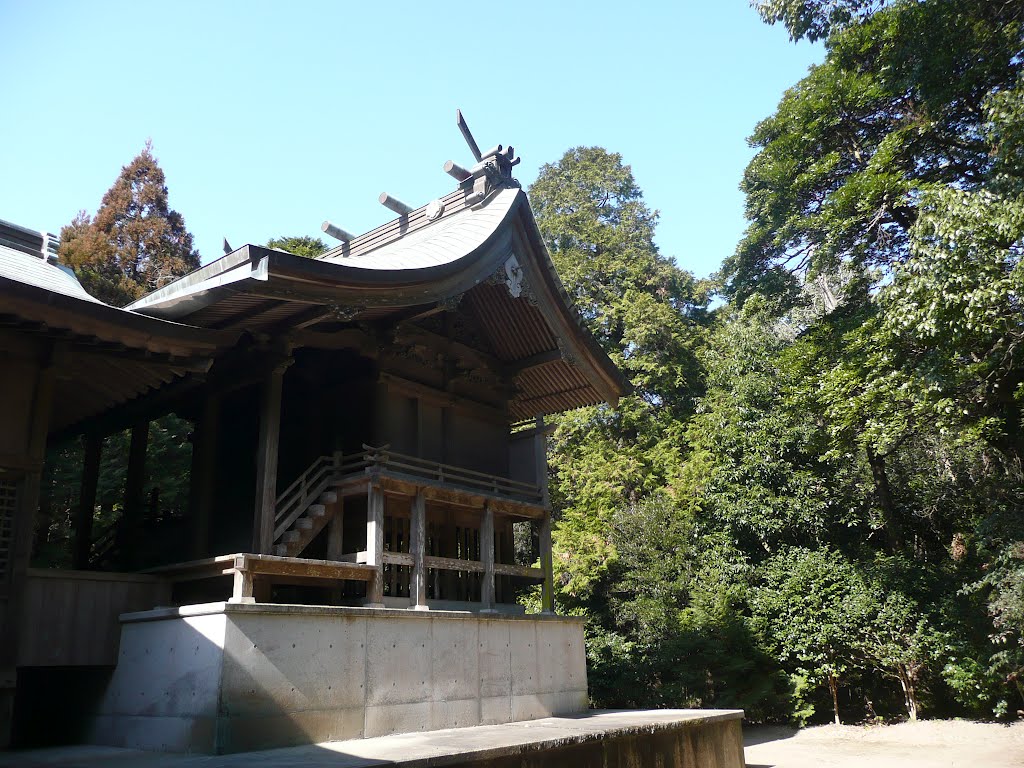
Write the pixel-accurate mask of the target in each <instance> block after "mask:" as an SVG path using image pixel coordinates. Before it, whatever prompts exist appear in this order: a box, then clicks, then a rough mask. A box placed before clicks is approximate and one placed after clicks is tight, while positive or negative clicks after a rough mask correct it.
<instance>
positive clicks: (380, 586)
mask: <svg viewBox="0 0 1024 768" xmlns="http://www.w3.org/2000/svg"><path fill="white" fill-rule="evenodd" d="M366 501H367V503H366V564H367V565H372V566H375V567H376V569H377V578H375V579H374V580H373V581H371V582H370V584H369V585H368V586H367V590H366V605H367V606H369V607H372V608H383V607H384V491H383V489H382V488H381V487H380V485H379V484H378V483H373V482H371V483H370V488H369V490H368V491H367V500H366Z"/></svg>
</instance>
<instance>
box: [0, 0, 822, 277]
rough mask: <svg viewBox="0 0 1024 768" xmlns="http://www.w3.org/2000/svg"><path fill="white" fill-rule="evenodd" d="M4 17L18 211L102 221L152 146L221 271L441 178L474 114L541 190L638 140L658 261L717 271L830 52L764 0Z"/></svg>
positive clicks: (27, 11) (3, 150)
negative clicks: (247, 250) (759, 173)
mask: <svg viewBox="0 0 1024 768" xmlns="http://www.w3.org/2000/svg"><path fill="white" fill-rule="evenodd" d="M0 31H2V37H3V43H2V45H0V94H2V99H3V102H4V107H3V112H4V114H3V116H2V117H0V218H3V219H6V220H8V221H13V222H16V223H19V224H22V225H24V226H27V227H30V228H33V229H40V230H49V231H54V232H56V231H59V229H60V227H61V226H62V225H64V224H66V223H67V222H69V221H70V220H71V218H72V217H73V216H74V215H75V213H76V212H77V211H79V210H80V209H85V210H86V211H88V212H89V213H90V214H91V213H95V211H96V208H97V207H98V206H99V203H100V199H101V197H102V196H103V193H104V192H105V191H106V190H107V189H108V188H109V187H110V185H111V183H112V182H113V181H114V179H115V178H116V176H117V174H118V172H119V170H120V168H121V166H123V165H125V164H127V163H128V162H130V161H131V159H132V158H133V157H134V156H135V155H136V154H137V153H138V152H139V151H140V150H141V149H142V148H143V146H144V144H145V142H146V139H147V138H151V139H152V141H153V148H154V152H155V154H156V156H157V158H158V159H159V161H160V164H161V166H162V167H163V169H164V172H165V173H166V175H167V184H168V188H169V190H170V202H171V206H172V207H173V208H175V209H176V210H178V211H179V212H180V213H181V214H182V215H183V216H184V217H185V223H186V225H187V226H188V228H189V230H190V231H191V232H192V233H193V235H194V236H195V240H196V246H197V247H198V248H199V250H200V252H201V254H202V257H203V261H204V262H206V261H209V260H211V259H213V258H215V257H217V256H219V255H220V253H221V238H222V237H225V236H226V237H227V238H228V240H229V241H230V242H231V244H232V245H234V246H235V247H238V246H240V245H242V244H244V243H247V242H248V243H263V242H265V241H266V240H267V239H268V238H270V237H273V236H277V235H301V234H309V235H319V234H320V231H319V227H320V222H321V221H323V219H325V218H330V219H332V220H333V221H334V222H336V223H337V224H339V225H340V226H342V227H344V228H345V229H348V230H349V231H351V232H355V233H360V232H365V231H367V230H369V229H371V228H373V227H375V226H377V225H379V224H381V223H383V222H384V221H387V220H388V219H389V218H391V217H392V214H391V213H390V212H389V211H387V210H386V209H385V208H383V207H382V206H380V205H379V204H378V203H377V202H376V198H377V195H378V194H379V193H380V192H382V191H387V192H389V193H391V194H392V195H395V196H397V197H398V198H399V199H401V200H403V201H405V202H407V203H409V204H410V205H413V206H418V205H422V204H424V203H426V202H427V201H429V200H431V199H432V198H434V197H438V196H440V195H441V194H444V193H446V192H447V191H449V190H450V189H452V186H453V184H454V182H453V181H452V180H451V179H449V177H447V176H445V175H444V174H443V173H442V171H441V166H442V164H443V163H444V161H446V160H449V159H452V160H455V161H456V162H460V163H461V164H464V165H465V164H469V163H470V157H469V153H468V150H467V149H466V148H465V145H464V143H463V141H462V138H461V136H460V134H459V132H458V130H457V128H456V127H455V109H456V107H461V108H462V110H463V113H464V114H465V115H466V117H467V120H468V122H469V125H470V127H471V128H472V129H473V132H474V133H475V134H476V137H477V141H478V142H479V144H480V145H481V147H482V148H486V147H490V146H492V145H494V144H498V143H502V144H506V145H507V144H513V145H514V146H515V147H516V150H517V152H518V153H519V154H520V155H521V156H522V158H523V162H522V164H521V165H520V166H519V167H518V174H517V175H518V177H519V178H520V180H521V181H522V182H523V184H524V186H526V185H528V184H529V183H530V182H532V181H533V180H534V178H535V177H536V175H537V171H538V170H539V168H540V166H541V165H542V164H544V163H547V162H554V161H557V160H558V158H559V157H560V156H561V155H562V153H563V152H564V151H565V150H566V149H568V148H569V147H573V146H578V145H600V146H603V147H605V148H607V149H609V150H612V151H615V152H619V153H621V154H622V156H623V158H624V159H625V161H626V162H627V163H629V164H631V165H632V167H633V172H634V174H635V176H636V179H637V181H638V183H639V184H640V187H641V188H642V189H643V191H644V194H645V196H646V199H647V202H648V204H649V205H651V206H652V207H653V208H656V209H658V210H659V211H660V212H661V223H660V226H659V229H658V243H659V246H660V247H661V250H662V252H663V253H665V254H666V255H669V256H672V257H674V258H676V260H677V261H678V262H679V264H680V265H681V266H683V267H684V268H687V269H690V270H692V271H693V272H695V273H696V274H697V275H699V276H703V275H707V274H709V273H711V272H713V271H714V270H716V269H717V268H718V266H719V264H720V263H721V261H722V259H723V258H725V256H727V255H728V254H729V253H731V252H732V250H733V249H734V247H735V245H736V242H737V240H738V239H739V237H740V235H741V233H742V231H743V228H744V220H743V200H742V196H741V195H740V193H739V191H738V190H737V185H738V184H739V181H740V178H741V175H742V172H743V168H744V167H745V166H746V164H747V162H748V161H749V159H750V157H751V155H752V152H751V150H750V149H749V148H748V147H747V144H746V136H748V135H749V134H750V132H751V131H752V129H753V128H754V125H755V124H756V122H757V121H758V120H760V119H761V118H763V117H766V116H767V115H769V114H771V113H772V112H773V111H774V108H775V105H776V104H777V102H778V100H779V98H780V96H781V95H782V92H783V91H784V90H785V89H786V88H787V87H789V86H790V85H792V84H794V83H795V82H796V81H797V80H799V79H800V78H801V77H802V76H803V74H804V73H805V72H806V69H807V67H808V66H809V65H810V64H812V63H814V62H816V61H820V60H821V58H822V55H823V51H822V49H821V48H820V47H818V46H811V45H808V44H800V45H793V44H792V43H790V42H789V40H788V38H787V36H786V33H785V31H784V30H783V29H781V28H778V27H768V26H765V25H764V24H762V23H761V21H760V19H759V18H758V16H757V14H756V12H755V11H754V10H752V9H751V8H750V7H749V6H748V3H747V1H746V0H702V1H700V2H698V1H696V0H677V1H676V2H658V3H653V2H651V3H640V2H633V3H629V2H622V1H621V0H618V1H617V2H564V3H556V2H553V1H552V2H505V3H500V4H489V3H443V2H435V3H429V2H422V1H420V2H409V3H406V2H400V1H399V0H392V1H391V2H378V3H373V2H365V1H363V2H358V3H357V2H302V1H301V0H299V1H295V0H293V2H279V3H268V2H257V1H254V0H247V1H246V2H212V1H210V2H191V1H188V0H175V2H161V3H149V2H125V3H114V2H101V1H100V0H90V2H40V1H37V0H0Z"/></svg>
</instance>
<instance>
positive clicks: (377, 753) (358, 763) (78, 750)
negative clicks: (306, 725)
mask: <svg viewBox="0 0 1024 768" xmlns="http://www.w3.org/2000/svg"><path fill="white" fill-rule="evenodd" d="M742 717H743V712H742V711H741V710H699V709H668V710H640V711H591V712H586V713H583V714H579V715H572V716H568V717H547V718H543V719H539V720H529V721H525V722H519V723H505V724H502V725H488V726H475V727H471V728H452V729H448V730H439V731H427V732H423V733H407V734H401V735H397V736H382V737H377V738H371V739H356V740H352V741H336V742H329V743H324V744H315V745H309V746H303V747H290V748H287V749H274V750H267V751H264V752H245V753H236V754H233V755H181V754H168V753H156V752H141V751H138V750H129V749H117V748H113V747H64V748H55V749H45V750H34V751H27V752H20V753H19V752H15V753H8V754H4V755H0V767H3V768H7V767H8V766H9V767H10V768H14V767H15V766H17V767H18V768H215V767H216V768H270V767H271V766H273V767H274V768H299V767H300V766H301V767H302V768H327V767H328V766H330V767H331V768H369V767H370V766H396V767H398V766H400V767H401V768H427V766H431V767H432V768H433V767H435V766H467V767H472V768H484V767H485V766H486V768H545V767H546V766H573V768H640V767H643V768H646V767H647V766H659V768H743V766H744V760H743V739H742V734H741V730H740V723H741V719H742Z"/></svg>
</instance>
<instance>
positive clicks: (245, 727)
mask: <svg viewBox="0 0 1024 768" xmlns="http://www.w3.org/2000/svg"><path fill="white" fill-rule="evenodd" d="M182 610H188V609H182ZM208 610H210V611H211V612H210V614H209V615H203V616H186V617H179V616H177V615H174V611H167V610H165V611H163V612H162V614H161V612H151V613H152V614H160V615H163V616H164V618H163V619H162V620H157V621H145V622H139V623H126V624H125V625H124V627H123V632H122V640H121V648H122V658H121V662H120V663H119V665H118V669H117V671H116V672H115V675H114V680H113V681H112V683H111V687H110V690H109V691H108V693H107V698H106V700H105V703H104V711H103V714H102V715H101V717H100V718H99V719H98V721H97V729H96V730H95V732H94V739H95V740H96V741H98V742H99V743H106V744H118V745H120V746H133V747H138V748H145V749H161V750H167V751H205V752H211V751H217V752H237V751H243V750H251V749H265V748H271V747H278V746H286V745H292V744H303V743H311V742H320V741H337V740H343V739H351V738H359V737H370V736H381V735H386V734H391V733H407V732H414V731H426V730H436V729H440V728H455V727H464V726H471V725H480V724H496V723H505V722H510V721H513V720H526V719H533V718H538V717H547V716H550V715H555V714H568V713H571V712H579V711H583V710H585V709H586V708H587V681H586V665H585V656H584V648H583V626H582V622H580V621H579V620H574V619H562V618H556V617H532V616H512V617H509V616H486V617H485V616H481V615H480V614H471V613H456V612H448V611H446V612H412V611H401V610H373V609H358V608H324V607H311V606H270V605H234V604H214V606H210V608H209V609H208ZM137 616H138V615H137ZM200 638H203V639H205V642H203V640H201V639H200ZM218 643H219V646H218Z"/></svg>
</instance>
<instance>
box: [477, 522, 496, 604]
mask: <svg viewBox="0 0 1024 768" xmlns="http://www.w3.org/2000/svg"><path fill="white" fill-rule="evenodd" d="M480 559H481V560H482V561H483V564H484V573H483V581H482V582H481V584H480V602H481V603H483V610H482V612H483V613H492V612H494V509H493V508H492V507H491V504H490V502H487V503H485V504H484V519H483V522H482V523H481V525H480Z"/></svg>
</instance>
